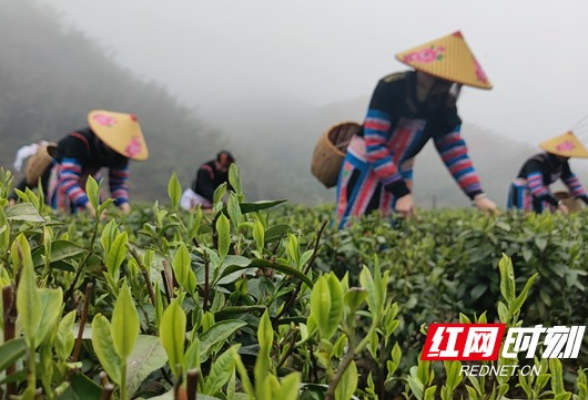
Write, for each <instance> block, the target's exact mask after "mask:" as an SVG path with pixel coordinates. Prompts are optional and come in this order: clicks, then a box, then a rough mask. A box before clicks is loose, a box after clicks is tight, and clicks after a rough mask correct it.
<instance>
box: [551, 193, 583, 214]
mask: <svg viewBox="0 0 588 400" xmlns="http://www.w3.org/2000/svg"><path fill="white" fill-rule="evenodd" d="M553 195H554V196H555V198H556V199H558V200H561V201H563V203H564V204H565V206H566V207H567V208H568V210H569V211H571V212H576V211H580V210H582V200H580V199H576V198H574V197H571V196H570V194H569V193H568V192H566V191H565V190H561V191H559V192H555V193H554V194H553Z"/></svg>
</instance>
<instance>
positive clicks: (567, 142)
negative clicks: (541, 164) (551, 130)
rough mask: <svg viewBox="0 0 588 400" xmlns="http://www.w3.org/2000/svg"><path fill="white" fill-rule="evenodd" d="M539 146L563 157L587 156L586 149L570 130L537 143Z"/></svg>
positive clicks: (587, 151)
mask: <svg viewBox="0 0 588 400" xmlns="http://www.w3.org/2000/svg"><path fill="white" fill-rule="evenodd" d="M539 147H541V148H542V149H543V150H545V151H546V152H548V153H551V154H557V155H558V156H564V157H577V158H588V150H586V147H584V145H583V144H582V142H580V140H579V139H578V137H577V136H576V135H575V134H574V132H572V131H568V132H566V133H564V134H563V135H559V136H556V137H554V138H552V139H549V140H545V141H543V142H541V143H539Z"/></svg>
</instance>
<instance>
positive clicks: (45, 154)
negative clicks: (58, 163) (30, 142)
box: [25, 143, 57, 186]
mask: <svg viewBox="0 0 588 400" xmlns="http://www.w3.org/2000/svg"><path fill="white" fill-rule="evenodd" d="M56 150H57V143H43V144H39V148H38V149H37V153H36V154H34V155H33V156H31V157H30V158H29V160H28V161H27V169H26V171H25V176H26V178H27V183H28V185H29V186H37V184H38V182H39V178H40V177H41V175H43V173H44V172H45V170H46V169H47V167H49V165H50V164H51V162H52V161H53V156H54V155H55V151H56Z"/></svg>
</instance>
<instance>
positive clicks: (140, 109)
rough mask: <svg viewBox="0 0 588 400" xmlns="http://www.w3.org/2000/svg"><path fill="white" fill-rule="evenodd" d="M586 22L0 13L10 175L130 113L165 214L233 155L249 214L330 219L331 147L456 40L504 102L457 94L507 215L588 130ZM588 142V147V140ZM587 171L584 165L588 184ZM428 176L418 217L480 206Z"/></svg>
mask: <svg viewBox="0 0 588 400" xmlns="http://www.w3.org/2000/svg"><path fill="white" fill-rule="evenodd" d="M35 5H37V6H35ZM39 5H40V6H43V7H41V8H40V7H38V6H39ZM587 8H588V4H587V5H584V4H583V3H582V2H580V1H566V2H565V3H561V2H560V3H559V4H558V5H556V4H555V2H548V1H543V0H541V1H527V0H518V1H515V2H507V1H504V0H498V1H494V2H492V3H491V4H482V3H479V2H471V1H469V2H466V1H458V0H447V1H443V2H440V1H433V0H416V1H415V0H413V1H404V0H402V1H394V2H392V1H383V0H371V1H369V2H366V1H364V2H360V1H350V0H339V1H333V0H322V1H315V2H311V1H309V0H295V1H294V0H292V1H277V0H273V1H270V0H251V1H244V0H216V1H209V0H206V1H204V0H166V1H161V0H159V1H154V0H117V1H115V0H101V1H98V0H0V54H1V56H2V58H0V99H1V100H2V101H1V102H0V142H1V143H2V146H0V166H2V167H5V168H6V167H9V164H10V162H11V161H12V157H13V154H14V152H15V151H16V149H17V148H18V146H21V145H24V144H27V143H30V141H31V140H40V139H51V140H59V139H60V138H61V137H62V136H63V135H64V133H65V132H67V131H69V130H71V129H76V128H79V127H80V126H78V125H79V124H82V123H83V120H84V115H85V113H86V112H87V110H89V109H92V108H106V109H109V108H110V109H117V108H120V109H121V110H123V109H124V110H127V111H130V112H136V113H137V114H138V115H139V116H140V118H141V120H142V126H143V128H144V131H145V135H146V139H147V142H148V144H149V146H150V150H152V157H151V159H150V160H149V161H148V162H147V163H137V164H136V166H135V165H134V166H133V167H132V168H133V171H134V172H133V180H132V183H133V186H134V188H132V189H133V195H134V196H137V197H138V198H140V199H145V200H153V199H163V198H165V197H166V194H165V193H166V184H167V179H168V178H169V176H170V175H171V173H172V172H176V173H177V174H178V176H179V177H180V180H181V182H182V185H183V187H186V186H188V185H190V183H191V179H192V178H193V176H194V172H195V169H196V168H197V166H198V165H199V164H200V163H202V162H204V161H207V160H208V159H210V157H212V156H213V155H214V154H216V152H217V151H218V150H220V149H221V148H223V147H224V148H227V147H228V148H229V150H231V151H232V152H233V154H235V156H236V157H237V163H238V164H239V166H240V167H241V168H242V172H243V176H244V185H245V187H246V188H247V192H248V194H249V195H250V196H249V197H248V199H250V200H256V199H264V198H265V199H267V198H288V199H290V200H291V201H293V202H305V203H319V202H324V201H327V202H332V201H334V197H335V194H334V191H333V190H326V189H325V188H324V187H322V186H321V184H320V183H318V182H317V180H316V179H314V177H313V176H312V175H311V174H310V171H309V166H310V158H311V154H312V150H313V147H314V144H315V143H316V141H317V139H318V138H319V136H320V135H321V133H322V132H323V131H324V130H325V129H326V128H327V127H328V126H330V125H332V124H334V123H337V122H339V121H342V120H356V121H360V122H361V120H362V119H363V117H364V114H365V111H366V107H367V103H368V101H369V97H370V95H371V92H372V90H373V88H374V86H375V84H376V82H377V81H378V79H380V78H381V77H382V76H384V75H386V74H389V73H390V72H394V71H399V70H405V69H406V68H407V67H406V66H404V65H403V64H401V63H399V62H397V61H396V60H395V58H394V55H395V54H396V53H397V52H399V51H402V50H405V49H407V48H411V47H413V46H416V45H418V44H420V43H423V42H425V41H429V40H432V39H435V38H437V37H441V36H444V35H447V34H449V33H452V32H454V31H456V30H461V31H462V33H463V34H464V36H465V38H466V41H467V42H468V44H469V46H470V47H471V49H472V50H473V52H474V54H475V55H476V57H477V59H478V60H479V62H480V64H481V65H482V66H483V68H484V70H485V71H486V73H487V75H488V76H489V78H490V80H491V82H492V83H493V85H494V89H493V90H491V91H485V90H479V89H474V88H464V90H463V91H462V95H461V98H460V100H459V109H460V115H461V117H462V119H463V120H464V122H465V124H464V127H463V135H464V137H465V138H466V140H467V142H468V145H469V147H470V153H471V156H472V159H473V160H474V164H475V166H476V168H477V170H478V172H479V175H480V177H481V180H482V184H483V186H484V188H485V190H486V191H487V192H488V193H489V194H490V195H491V197H493V198H494V199H495V200H496V201H497V202H498V203H499V204H500V205H501V206H504V199H505V195H506V190H507V187H508V184H509V183H510V181H511V180H512V179H513V178H514V177H515V176H516V173H517V171H518V169H519V168H520V166H521V164H522V162H523V161H524V159H525V158H526V157H528V156H530V155H532V154H533V153H535V152H537V151H538V147H537V143H538V142H539V141H541V140H544V139H546V138H549V137H552V136H555V135H559V134H560V133H563V132H564V131H565V130H567V129H569V128H570V127H572V126H573V125H574V124H575V123H576V122H577V121H578V120H580V119H581V118H583V117H585V116H587V115H588V102H587V101H585V100H584V96H585V93H586V92H587V91H588V79H586V71H588V48H587V47H586V46H585V45H584V43H583V39H584V38H586V37H588V25H586V24H585V23H584V21H583V19H584V17H585V15H587V13H586V11H587ZM47 10H50V11H49V12H47ZM55 12H57V14H58V15H59V17H58V18H56V16H55ZM586 119H587V120H588V118H586ZM579 128H581V129H578V131H577V133H578V134H579V135H580V137H582V138H584V139H588V122H584V123H583V124H582V125H581V126H580V127H579ZM582 163H583V162H582V161H581V160H577V161H576V160H574V161H573V163H572V165H573V168H574V170H575V171H576V172H577V173H578V175H579V177H580V178H581V179H582V180H586V179H588V169H587V168H586V167H584V166H583V164H582ZM415 172H416V174H415V175H416V180H415V188H416V194H417V201H418V202H420V204H423V205H431V204H436V205H466V204H468V202H467V199H466V197H465V196H463V194H462V193H461V192H460V191H459V189H458V188H457V186H456V185H455V182H453V181H452V179H451V177H450V175H449V174H448V173H447V170H446V169H445V167H444V166H443V165H442V163H441V162H440V161H439V157H438V155H437V154H435V151H434V149H432V146H428V148H427V149H425V151H424V153H423V154H422V155H419V157H418V158H417V164H416V171H415Z"/></svg>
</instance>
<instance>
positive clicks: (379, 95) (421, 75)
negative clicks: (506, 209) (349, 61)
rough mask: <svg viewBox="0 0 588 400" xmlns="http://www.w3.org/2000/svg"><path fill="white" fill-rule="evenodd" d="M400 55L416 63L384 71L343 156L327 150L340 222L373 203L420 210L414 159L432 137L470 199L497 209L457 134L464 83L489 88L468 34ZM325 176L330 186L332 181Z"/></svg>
mask: <svg viewBox="0 0 588 400" xmlns="http://www.w3.org/2000/svg"><path fill="white" fill-rule="evenodd" d="M396 58H397V59H398V60H399V61H401V62H403V63H405V64H407V65H408V66H410V67H411V68H413V70H411V71H406V72H400V73H395V74H391V75H388V76H386V77H384V78H382V79H381V80H380V81H379V82H378V84H377V86H376V88H375V90H374V92H373V95H372V98H371V101H370V104H369V107H368V112H367V116H366V117H365V120H364V123H363V126H361V127H359V129H358V130H357V132H356V133H354V134H353V135H352V137H351V139H350V140H349V144H348V146H347V148H346V151H345V156H344V157H340V158H338V159H337V158H335V161H338V162H339V163H338V164H337V165H335V161H333V160H331V159H329V158H328V157H323V158H324V160H325V162H332V164H333V165H332V166H331V169H334V168H336V167H338V174H337V220H338V224H339V227H344V226H345V225H346V224H347V222H348V220H349V218H350V217H357V216H361V215H364V214H368V213H371V212H376V211H377V212H379V213H380V214H381V215H382V216H387V215H389V214H390V213H391V212H392V211H393V210H394V211H396V212H397V213H398V214H399V215H400V216H402V217H410V216H413V215H415V214H416V206H415V202H414V199H413V195H412V186H413V185H412V180H413V165H414V161H415V157H416V155H417V154H419V153H420V151H421V150H422V149H423V147H424V146H425V144H426V143H427V142H428V141H429V140H430V139H433V141H434V143H435V147H436V148H437V151H438V153H439V155H440V156H441V158H442V160H443V162H444V163H445V165H446V167H447V169H448V170H449V172H450V173H451V175H452V176H453V178H454V179H455V181H456V182H457V183H458V185H459V186H460V188H461V189H462V191H463V192H464V193H465V194H466V195H467V196H468V197H469V198H470V199H471V200H472V201H473V204H474V205H475V206H476V207H477V208H478V209H480V210H483V211H493V210H495V209H496V204H494V202H492V201H491V200H489V199H488V198H487V197H486V195H485V194H484V191H483V190H482V186H481V184H480V180H479V178H478V175H477V173H476V171H475V170H474V167H473V164H472V161H471V160H470V158H469V156H468V149H467V146H466V143H465V142H464V140H463V139H462V138H461V135H460V130H461V124H462V121H461V118H460V117H459V115H458V112H457V105H456V103H457V99H458V97H459V93H460V90H461V88H462V86H463V85H466V86H472V87H476V88H480V89H491V88H492V85H491V84H490V81H489V80H488V78H487V76H486V74H485V73H484V71H483V70H482V67H481V66H480V64H479V63H478V62H477V60H476V59H475V57H474V55H473V53H472V52H471V50H470V48H469V47H468V45H467V44H466V42H465V40H464V38H463V35H462V34H461V32H455V33H453V34H450V35H447V36H444V37H442V38H439V39H436V40H433V41H431V42H428V43H425V44H422V45H420V46H417V47H415V48H413V49H410V50H407V51H404V52H401V53H398V54H397V55H396ZM326 136H327V137H328V135H326ZM323 147H325V146H323ZM313 161H315V160H313ZM316 169H317V168H315V170H316ZM316 175H317V174H316V173H315V176H316ZM319 179H321V178H320V177H319ZM321 181H322V182H323V183H325V185H327V186H328V184H331V183H332V180H331V181H327V180H326V179H321Z"/></svg>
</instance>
